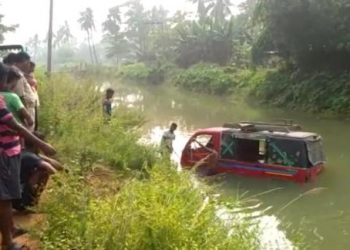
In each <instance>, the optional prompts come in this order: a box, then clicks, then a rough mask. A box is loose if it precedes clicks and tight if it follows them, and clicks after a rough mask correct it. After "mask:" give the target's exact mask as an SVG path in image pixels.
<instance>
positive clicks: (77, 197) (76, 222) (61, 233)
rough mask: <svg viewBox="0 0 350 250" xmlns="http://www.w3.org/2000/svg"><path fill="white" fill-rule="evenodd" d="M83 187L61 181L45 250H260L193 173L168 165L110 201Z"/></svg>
mask: <svg viewBox="0 0 350 250" xmlns="http://www.w3.org/2000/svg"><path fill="white" fill-rule="evenodd" d="M82 183H83V182H82V181H79V180H78V178H73V180H72V179H70V178H68V179H67V178H64V179H63V181H62V180H59V181H57V182H56V186H55V187H54V192H51V193H50V199H49V200H48V202H47V203H46V204H45V209H46V212H47V213H48V216H47V223H46V226H45V227H44V229H43V231H42V235H41V238H42V242H43V247H44V249H86V250H89V249H130V250H132V249H135V250H136V249H223V250H224V249H249V250H250V249H257V245H258V241H257V238H256V235H255V234H254V230H251V228H250V229H248V226H247V225H245V224H244V222H243V221H242V220H241V221H240V220H238V221H236V222H232V224H231V223H230V224H229V225H228V224H227V223H224V221H222V220H220V219H219V218H218V217H217V209H218V207H219V206H221V205H222V204H221V203H220V202H219V201H217V200H215V199H210V200H209V201H208V200H207V199H205V196H204V194H203V192H201V191H200V189H198V188H194V186H193V182H192V181H191V178H190V176H189V173H179V172H177V171H176V169H175V168H169V166H167V164H160V165H157V166H155V167H154V168H152V170H150V171H149V177H148V178H147V179H143V180H139V179H133V180H130V181H128V183H126V184H125V185H124V187H123V188H122V190H121V191H120V192H119V193H117V194H113V195H111V196H110V197H107V198H102V199H101V198H100V197H96V196H94V194H93V192H92V191H91V190H90V191H89V188H86V187H85V186H84V185H83V184H82ZM82 193H83V194H84V195H81V194H82ZM62 200H64V201H65V202H64V203H62ZM233 204H235V205H233V206H237V203H235V202H234V203H233Z"/></svg>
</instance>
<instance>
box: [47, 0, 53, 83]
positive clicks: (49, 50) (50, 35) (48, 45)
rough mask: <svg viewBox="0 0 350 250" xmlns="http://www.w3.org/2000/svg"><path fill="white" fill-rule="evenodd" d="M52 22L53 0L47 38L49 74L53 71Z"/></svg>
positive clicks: (51, 1)
mask: <svg viewBox="0 0 350 250" xmlns="http://www.w3.org/2000/svg"><path fill="white" fill-rule="evenodd" d="M52 23H53V0H50V17H49V34H48V39H47V74H48V75H49V76H50V74H51V71H52Z"/></svg>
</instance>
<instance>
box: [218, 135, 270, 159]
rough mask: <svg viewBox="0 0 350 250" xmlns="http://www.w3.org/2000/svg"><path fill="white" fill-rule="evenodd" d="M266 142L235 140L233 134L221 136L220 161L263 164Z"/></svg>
mask: <svg viewBox="0 0 350 250" xmlns="http://www.w3.org/2000/svg"><path fill="white" fill-rule="evenodd" d="M265 155H266V141H265V140H254V139H241V138H236V137H235V136H234V135H233V134H223V135H222V138H221V151H220V156H221V159H226V160H236V161H243V162H254V163H255V162H264V161H265Z"/></svg>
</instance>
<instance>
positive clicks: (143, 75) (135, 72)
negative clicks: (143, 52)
mask: <svg viewBox="0 0 350 250" xmlns="http://www.w3.org/2000/svg"><path fill="white" fill-rule="evenodd" d="M150 73H151V69H150V68H149V67H147V66H146V65H145V64H144V63H134V64H125V65H122V66H121V67H120V69H119V73H118V74H119V76H121V77H123V78H125V79H130V80H147V79H148V77H149V75H150Z"/></svg>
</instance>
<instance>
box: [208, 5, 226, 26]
mask: <svg viewBox="0 0 350 250" xmlns="http://www.w3.org/2000/svg"><path fill="white" fill-rule="evenodd" d="M231 6H232V3H231V1H230V0H212V1H211V2H210V4H209V5H208V9H209V11H210V15H211V16H212V17H213V18H214V21H215V23H217V24H223V22H224V21H225V19H226V17H227V16H228V15H231V9H230V7H231Z"/></svg>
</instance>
